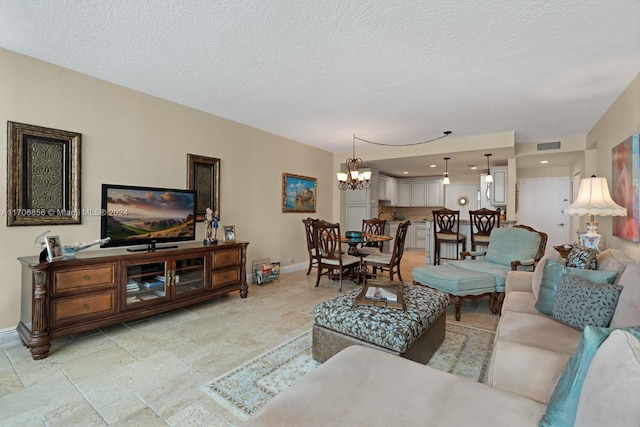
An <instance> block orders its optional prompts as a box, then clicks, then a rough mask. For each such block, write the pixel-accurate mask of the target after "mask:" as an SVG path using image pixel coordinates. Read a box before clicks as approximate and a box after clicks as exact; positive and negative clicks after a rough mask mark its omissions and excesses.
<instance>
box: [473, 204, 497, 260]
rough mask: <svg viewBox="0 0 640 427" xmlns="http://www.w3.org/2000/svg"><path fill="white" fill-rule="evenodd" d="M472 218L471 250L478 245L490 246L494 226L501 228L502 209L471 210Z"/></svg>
mask: <svg viewBox="0 0 640 427" xmlns="http://www.w3.org/2000/svg"><path fill="white" fill-rule="evenodd" d="M469 218H470V219H471V230H470V232H471V251H475V250H476V246H478V245H480V246H489V236H490V235H491V230H493V227H497V228H500V211H499V210H495V211H492V210H490V209H487V208H482V209H478V210H476V211H469Z"/></svg>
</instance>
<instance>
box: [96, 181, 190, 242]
mask: <svg viewBox="0 0 640 427" xmlns="http://www.w3.org/2000/svg"><path fill="white" fill-rule="evenodd" d="M101 207H102V216H101V224H100V238H101V239H105V238H107V237H108V238H110V240H109V241H108V242H107V243H105V244H103V245H101V247H110V246H135V245H144V246H142V247H138V248H134V247H132V248H127V250H128V251H145V250H154V249H164V248H169V247H176V245H163V246H156V244H157V243H169V242H180V241H186V240H195V238H196V227H195V217H196V215H195V214H196V203H195V193H194V192H193V191H190V190H177V189H171V188H155V187H137V186H130V185H115V184H102V206H101Z"/></svg>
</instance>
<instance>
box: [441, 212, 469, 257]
mask: <svg viewBox="0 0 640 427" xmlns="http://www.w3.org/2000/svg"><path fill="white" fill-rule="evenodd" d="M433 222H434V233H433V236H434V239H435V245H434V256H433V264H434V265H439V264H440V260H441V259H460V251H458V245H459V244H462V252H464V251H466V250H467V243H466V242H467V236H465V235H464V234H460V211H453V210H451V209H447V208H444V209H438V210H435V211H433ZM442 243H448V244H455V245H456V247H455V251H456V257H455V258H448V257H441V256H440V245H441V244H442Z"/></svg>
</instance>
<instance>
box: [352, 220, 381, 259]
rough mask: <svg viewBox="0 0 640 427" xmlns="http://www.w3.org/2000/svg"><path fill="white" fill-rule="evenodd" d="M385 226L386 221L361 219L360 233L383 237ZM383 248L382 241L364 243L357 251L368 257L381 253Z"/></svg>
mask: <svg viewBox="0 0 640 427" xmlns="http://www.w3.org/2000/svg"><path fill="white" fill-rule="evenodd" d="M386 224H387V220H385V219H378V218H371V219H363V220H362V232H363V233H369V234H373V235H375V236H383V235H384V227H385V225H386ZM383 247H384V240H381V241H377V242H366V243H363V244H362V247H361V248H359V249H358V250H359V251H360V252H366V253H368V254H369V255H371V254H376V253H382V249H383Z"/></svg>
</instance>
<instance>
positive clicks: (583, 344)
mask: <svg viewBox="0 0 640 427" xmlns="http://www.w3.org/2000/svg"><path fill="white" fill-rule="evenodd" d="M615 330H616V329H614V328H598V327H595V326H587V327H586V328H584V332H583V333H582V337H581V338H580V342H578V348H577V349H576V351H575V353H573V355H572V356H571V357H570V358H569V360H568V361H567V364H566V365H565V367H564V370H563V371H562V375H560V379H559V380H558V383H557V384H556V388H555V389H554V390H553V394H552V395H551V398H550V399H549V403H548V405H547V411H546V412H545V414H544V415H543V416H542V418H540V422H539V424H538V425H539V426H540V427H552V426H554V427H555V426H563V427H564V426H573V425H574V424H575V418H576V414H577V412H578V402H579V399H580V393H581V392H582V384H583V383H584V378H585V376H586V375H587V371H588V370H589V365H590V364H591V360H592V359H593V357H594V356H595V354H596V351H597V350H598V348H599V347H600V345H601V344H602V343H603V342H604V340H606V339H607V337H609V334H611V333H612V332H613V331H615ZM626 330H627V331H628V332H630V333H631V334H632V335H633V336H635V337H636V338H637V339H640V332H638V331H634V330H632V329H626Z"/></svg>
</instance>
